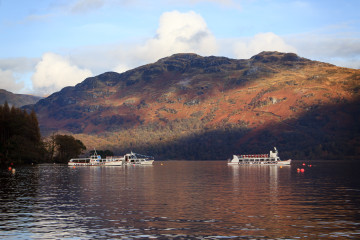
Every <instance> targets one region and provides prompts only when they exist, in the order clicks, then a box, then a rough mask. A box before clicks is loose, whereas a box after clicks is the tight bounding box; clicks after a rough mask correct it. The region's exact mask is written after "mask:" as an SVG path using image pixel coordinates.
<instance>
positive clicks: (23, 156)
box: [0, 102, 44, 165]
mask: <svg viewBox="0 0 360 240" xmlns="http://www.w3.org/2000/svg"><path fill="white" fill-rule="evenodd" d="M43 156H44V147H43V143H42V141H41V135H40V128H39V123H38V120H37V117H36V114H35V112H34V111H32V112H31V113H30V114H28V113H27V112H26V111H25V110H21V109H19V108H16V107H14V106H12V107H11V109H10V107H9V105H8V103H7V102H5V104H4V105H3V106H0V164H1V165H6V164H9V163H10V162H11V163H37V162H41V161H42V160H43Z"/></svg>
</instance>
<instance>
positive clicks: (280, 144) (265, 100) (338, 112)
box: [35, 52, 360, 159]
mask: <svg viewBox="0 0 360 240" xmlns="http://www.w3.org/2000/svg"><path fill="white" fill-rule="evenodd" d="M359 89H360V71H359V70H355V69H348V68H340V67H336V66H334V65H330V64H327V63H322V62H316V61H311V60H308V59H304V58H301V57H299V56H297V55H296V54H292V53H278V52H262V53H260V54H258V55H256V56H254V57H252V58H251V59H248V60H236V59H229V58H225V57H213V56H212V57H201V56H199V55H196V54H175V55H173V56H170V57H167V58H163V59H160V60H159V61H157V62H155V63H153V64H148V65H145V66H141V67H138V68H135V69H133V70H130V71H127V72H125V73H122V74H118V73H114V72H108V73H104V74H101V75H99V76H97V77H93V78H88V79H86V80H84V81H83V82H82V83H80V84H78V85H76V86H75V87H67V88H64V89H63V90H61V91H60V92H57V93H54V94H52V95H51V96H49V97H48V98H46V99H43V100H41V101H39V102H38V103H37V104H36V105H35V110H36V112H37V113H38V118H39V122H40V126H41V129H42V131H43V132H45V133H47V134H50V133H52V132H54V131H58V130H62V131H68V132H71V133H73V134H76V137H77V138H80V139H81V140H82V141H83V142H84V143H85V145H86V146H87V147H88V148H93V147H96V148H97V149H104V148H108V149H111V150H113V151H115V152H116V153H119V154H121V153H124V152H125V151H129V150H134V151H138V152H142V153H146V154H153V155H155V156H156V157H158V158H163V159H226V158H228V157H230V156H231V154H233V153H252V152H256V153H263V152H267V151H268V150H270V148H272V147H273V146H277V148H278V149H279V150H280V154H281V157H283V158H285V157H291V158H294V159H304V158H312V159H333V158H357V156H358V154H360V137H359V132H360V131H359V126H358V125H359V124H358V123H359V122H360V121H359V120H360V106H359Z"/></svg>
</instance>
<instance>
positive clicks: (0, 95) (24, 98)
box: [0, 89, 42, 107]
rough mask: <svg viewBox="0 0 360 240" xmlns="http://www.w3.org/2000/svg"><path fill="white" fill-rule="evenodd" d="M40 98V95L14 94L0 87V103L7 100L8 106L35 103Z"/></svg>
mask: <svg viewBox="0 0 360 240" xmlns="http://www.w3.org/2000/svg"><path fill="white" fill-rule="evenodd" d="M40 99H42V97H38V96H32V95H26V94H15V93H12V92H8V91H6V90H4V89H0V104H1V105H3V104H4V103H5V102H7V103H8V104H9V106H15V107H22V106H24V105H29V104H35V103H36V102H37V101H39V100H40Z"/></svg>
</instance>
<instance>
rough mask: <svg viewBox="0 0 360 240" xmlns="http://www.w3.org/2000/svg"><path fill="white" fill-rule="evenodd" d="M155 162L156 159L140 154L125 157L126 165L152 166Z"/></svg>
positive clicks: (129, 154)
mask: <svg viewBox="0 0 360 240" xmlns="http://www.w3.org/2000/svg"><path fill="white" fill-rule="evenodd" d="M153 162H154V157H152V156H145V155H141V154H138V153H133V152H131V153H128V154H125V156H124V164H125V165H138V164H139V165H152V164H153Z"/></svg>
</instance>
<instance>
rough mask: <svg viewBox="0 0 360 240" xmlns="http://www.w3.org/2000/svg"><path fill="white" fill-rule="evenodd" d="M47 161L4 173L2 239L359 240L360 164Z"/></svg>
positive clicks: (0, 193) (0, 194) (0, 174)
mask: <svg viewBox="0 0 360 240" xmlns="http://www.w3.org/2000/svg"><path fill="white" fill-rule="evenodd" d="M301 163H302V162H295V163H294V165H292V166H288V167H282V168H281V167H279V166H227V165H226V163H225V162H219V161H216V162H193V161H191V162H188V161H174V162H155V163H154V165H153V166H127V167H77V168H71V167H68V166H66V165H39V166H31V167H30V166H29V167H19V168H17V169H16V173H15V174H11V173H10V172H8V171H7V170H2V171H1V172H0V184H1V189H0V209H1V215H0V238H6V239H64V238H69V239H97V238H101V239H136V238H138V239H147V238H157V239H226V238H229V239H234V238H235V239H236V238H241V239H359V238H360V177H359V176H360V174H359V166H360V164H359V163H356V162H355V163H354V162H340V161H336V162H334V161H332V162H320V161H317V162H311V163H310V162H306V163H307V165H309V164H312V167H309V166H305V167H303V168H304V169H305V172H303V173H298V172H297V168H298V167H302V166H301Z"/></svg>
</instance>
